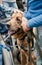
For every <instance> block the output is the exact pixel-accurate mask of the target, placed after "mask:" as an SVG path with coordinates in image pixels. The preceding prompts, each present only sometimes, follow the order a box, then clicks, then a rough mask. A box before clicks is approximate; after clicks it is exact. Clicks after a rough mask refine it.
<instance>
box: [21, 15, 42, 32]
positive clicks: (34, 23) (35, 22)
mask: <svg viewBox="0 0 42 65" xmlns="http://www.w3.org/2000/svg"><path fill="white" fill-rule="evenodd" d="M21 26H22V27H23V30H24V31H27V30H30V28H33V27H38V26H42V15H39V16H37V17H34V18H32V19H30V20H27V19H26V18H25V17H23V18H22V24H21Z"/></svg>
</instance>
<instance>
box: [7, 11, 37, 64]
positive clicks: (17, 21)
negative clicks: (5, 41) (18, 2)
mask: <svg viewBox="0 0 42 65" xmlns="http://www.w3.org/2000/svg"><path fill="white" fill-rule="evenodd" d="M22 16H23V14H22V13H20V12H15V13H14V14H13V15H12V17H11V20H10V21H9V22H8V24H9V25H10V30H11V32H14V31H16V30H17V29H18V28H20V29H21V30H20V32H21V34H19V33H16V34H14V35H13V36H14V38H15V39H16V40H17V45H18V48H19V50H20V55H21V65H34V64H33V62H32V61H30V62H29V61H28V59H29V53H28V50H27V51H24V50H23V49H22V48H21V47H20V46H21V45H23V46H24V47H25V48H26V49H28V44H29V43H28V42H27V36H26V37H25V39H24V40H20V39H21V37H23V35H25V34H28V33H27V32H24V31H23V29H22V28H21V23H22ZM31 38H33V35H32V37H31ZM30 45H31V46H32V42H31V44H30ZM31 57H32V59H33V60H34V61H35V59H36V57H35V55H34V51H32V52H31Z"/></svg>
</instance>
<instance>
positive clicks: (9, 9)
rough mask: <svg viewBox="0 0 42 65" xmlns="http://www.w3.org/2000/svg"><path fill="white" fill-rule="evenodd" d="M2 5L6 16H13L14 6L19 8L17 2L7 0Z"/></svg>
mask: <svg viewBox="0 0 42 65" xmlns="http://www.w3.org/2000/svg"><path fill="white" fill-rule="evenodd" d="M0 7H1V10H2V12H3V14H5V16H6V18H7V17H11V15H12V13H13V11H14V8H18V7H17V5H16V3H15V2H5V1H3V2H2V4H1V5H0ZM0 16H1V15H0Z"/></svg>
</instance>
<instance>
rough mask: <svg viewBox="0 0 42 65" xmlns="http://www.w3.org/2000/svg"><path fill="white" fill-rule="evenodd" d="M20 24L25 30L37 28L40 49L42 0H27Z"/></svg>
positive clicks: (41, 43) (41, 44) (41, 39)
mask: <svg viewBox="0 0 42 65" xmlns="http://www.w3.org/2000/svg"><path fill="white" fill-rule="evenodd" d="M21 26H22V28H23V30H24V31H25V32H26V31H28V30H30V29H31V28H34V27H36V28H37V32H38V33H37V36H38V42H37V43H38V45H39V47H40V49H41V51H42V0H27V11H25V12H24V17H22V24H21Z"/></svg>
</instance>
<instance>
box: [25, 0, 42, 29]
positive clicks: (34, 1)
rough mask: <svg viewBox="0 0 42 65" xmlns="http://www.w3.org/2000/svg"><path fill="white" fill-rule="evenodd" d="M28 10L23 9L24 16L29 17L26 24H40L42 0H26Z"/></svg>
mask: <svg viewBox="0 0 42 65" xmlns="http://www.w3.org/2000/svg"><path fill="white" fill-rule="evenodd" d="M27 8H28V11H25V13H24V16H25V17H26V18H27V19H29V21H28V26H29V27H30V28H32V27H38V26H42V0H27Z"/></svg>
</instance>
